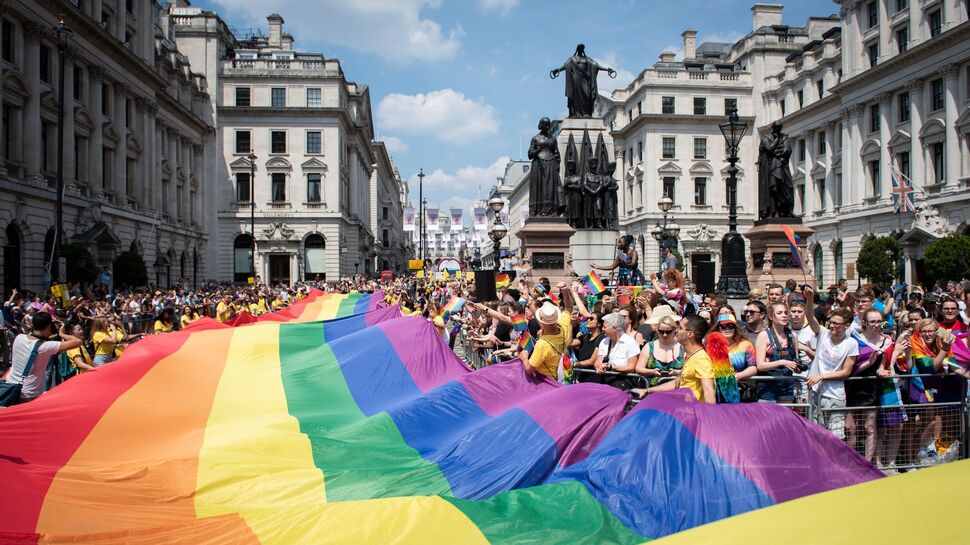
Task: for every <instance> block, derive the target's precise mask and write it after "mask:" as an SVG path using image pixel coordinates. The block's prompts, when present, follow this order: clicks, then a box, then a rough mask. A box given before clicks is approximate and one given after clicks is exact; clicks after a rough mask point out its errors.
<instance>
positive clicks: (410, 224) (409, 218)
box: [404, 208, 414, 231]
mask: <svg viewBox="0 0 970 545" xmlns="http://www.w3.org/2000/svg"><path fill="white" fill-rule="evenodd" d="M404 230H405V231H414V208H405V209H404Z"/></svg>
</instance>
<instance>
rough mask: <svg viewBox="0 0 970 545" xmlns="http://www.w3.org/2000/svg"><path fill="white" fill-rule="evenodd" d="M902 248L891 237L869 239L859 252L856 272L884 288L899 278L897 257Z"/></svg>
mask: <svg viewBox="0 0 970 545" xmlns="http://www.w3.org/2000/svg"><path fill="white" fill-rule="evenodd" d="M901 252H902V248H900V246H899V241H897V240H896V239H895V238H893V237H891V236H881V237H876V238H871V239H869V240H867V241H866V243H865V244H863V245H862V249H861V250H859V260H858V262H857V263H856V270H858V271H859V274H860V275H861V276H864V277H866V278H868V279H869V281H870V282H872V283H874V284H877V285H881V286H886V285H889V284H892V282H893V280H895V279H896V278H898V277H899V276H900V270H899V256H900V253H901Z"/></svg>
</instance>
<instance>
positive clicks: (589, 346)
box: [573, 312, 606, 382]
mask: <svg viewBox="0 0 970 545" xmlns="http://www.w3.org/2000/svg"><path fill="white" fill-rule="evenodd" d="M602 324H603V314H602V313H599V312H593V313H591V314H590V316H589V318H586V331H585V332H579V333H577V334H576V338H575V339H573V343H575V350H574V352H575V354H576V362H577V363H576V367H579V368H581V369H591V368H592V367H593V363H594V362H595V360H596V354H597V351H598V350H599V346H600V342H602V341H603V339H605V338H606V334H604V333H603V326H602ZM591 377H593V375H590V374H588V373H582V374H580V375H579V381H580V382H587V381H589V380H590V378H591Z"/></svg>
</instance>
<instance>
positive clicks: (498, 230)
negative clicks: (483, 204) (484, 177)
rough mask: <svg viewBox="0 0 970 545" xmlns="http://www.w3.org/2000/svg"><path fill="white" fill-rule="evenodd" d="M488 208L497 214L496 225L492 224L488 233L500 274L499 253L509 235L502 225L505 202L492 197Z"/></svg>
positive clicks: (495, 266) (496, 267)
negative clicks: (503, 240) (506, 236)
mask: <svg viewBox="0 0 970 545" xmlns="http://www.w3.org/2000/svg"><path fill="white" fill-rule="evenodd" d="M488 207H489V208H491V209H492V212H494V213H495V223H493V224H492V229H491V230H490V231H489V232H488V236H489V237H491V238H492V253H493V256H494V260H495V263H494V266H493V267H492V268H493V269H495V272H498V270H499V265H500V264H501V260H500V259H499V251H500V250H501V248H502V239H503V238H505V235H506V234H508V232H509V228H508V227H506V226H505V225H502V215H501V214H500V212H501V211H502V209H503V208H505V201H503V200H502V199H500V198H498V197H492V198H491V199H490V200H489V201H488Z"/></svg>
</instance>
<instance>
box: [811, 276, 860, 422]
mask: <svg viewBox="0 0 970 545" xmlns="http://www.w3.org/2000/svg"><path fill="white" fill-rule="evenodd" d="M804 293H805V316H806V317H808V325H809V327H811V328H812V331H813V332H815V334H816V335H817V336H818V344H817V347H816V349H815V358H814V359H813V360H812V367H811V369H809V371H808V381H807V382H806V383H805V384H806V386H808V388H809V389H810V390H811V391H812V393H813V394H814V395H817V396H818V397H819V406H820V407H821V409H822V410H821V414H820V421H819V423H820V424H822V425H823V426H825V427H826V428H828V429H829V431H831V432H832V433H833V434H835V435H836V437H838V438H839V439H845V380H844V379H845V378H847V377H848V376H849V375H851V374H852V368H853V366H854V365H855V360H856V357H857V356H858V355H859V343H857V342H856V341H855V340H854V339H852V338H851V337H849V336H848V334H847V329H848V327H849V326H850V325H851V324H852V318H853V316H852V312H851V311H849V310H848V309H844V308H840V309H836V310H833V311H832V312H831V313H830V314H829V323H828V328H825V327H822V326H821V325H819V323H818V320H816V319H815V305H814V301H815V292H814V291H813V290H812V289H811V288H805V292H804Z"/></svg>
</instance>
